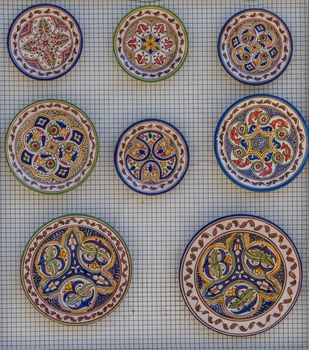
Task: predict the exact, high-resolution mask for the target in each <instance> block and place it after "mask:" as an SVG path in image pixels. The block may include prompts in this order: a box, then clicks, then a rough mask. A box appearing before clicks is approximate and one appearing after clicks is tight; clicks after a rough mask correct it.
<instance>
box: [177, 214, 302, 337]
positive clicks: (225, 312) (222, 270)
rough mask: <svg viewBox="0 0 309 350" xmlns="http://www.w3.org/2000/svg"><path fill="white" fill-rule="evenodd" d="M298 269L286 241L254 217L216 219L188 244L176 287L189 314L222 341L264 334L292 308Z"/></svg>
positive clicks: (298, 284)
mask: <svg viewBox="0 0 309 350" xmlns="http://www.w3.org/2000/svg"><path fill="white" fill-rule="evenodd" d="M301 280H302V269H301V261H300V258H299V256H298V253H297V250H296V248H295V246H294V245H293V243H292V241H291V240H290V239H289V237H288V236H287V235H286V234H285V233H284V232H283V231H282V230H281V229H280V228H279V227H278V226H276V225H274V224H273V223H271V222H269V221H267V220H265V219H262V218H259V217H255V216H248V215H235V216H229V217H224V218H220V219H218V220H216V221H213V222H211V223H210V224H208V225H207V226H205V227H204V228H202V229H201V230H200V231H199V232H198V233H197V234H196V236H195V237H194V238H193V239H192V240H191V242H190V243H189V244H188V246H187V248H186V250H185V253H184V255H183V258H182V262H181V267H180V285H181V291H182V294H183V297H184V300H185V302H186V304H187V306H188V307H189V309H190V311H191V312H192V314H193V315H194V316H195V317H196V318H197V319H198V320H199V321H200V322H202V323H203V324H204V325H206V326H207V327H209V328H211V329H213V330H214V331H217V332H219V333H223V334H226V335H234V336H246V335H253V334H257V333H261V332H264V331H266V330H268V329H270V328H271V327H273V326H275V325H276V324H277V323H278V322H280V321H281V320H282V319H283V318H284V317H285V316H286V315H287V314H288V312H289V311H290V310H291V309H292V307H293V306H294V304H295V302H296V300H297V298H298V295H299V291H300V288H301Z"/></svg>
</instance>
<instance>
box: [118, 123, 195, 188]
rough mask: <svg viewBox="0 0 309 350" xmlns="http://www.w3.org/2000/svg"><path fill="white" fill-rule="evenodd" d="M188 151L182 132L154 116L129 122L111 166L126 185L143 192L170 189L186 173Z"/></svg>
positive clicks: (119, 141)
mask: <svg viewBox="0 0 309 350" xmlns="http://www.w3.org/2000/svg"><path fill="white" fill-rule="evenodd" d="M188 162H189V153H188V148H187V145H186V142H185V140H184V138H183V137H182V135H181V134H180V133H179V132H178V131H177V130H176V129H174V127H172V126H171V125H169V124H167V123H164V122H162V121H160V120H156V119H148V120H145V121H141V122H138V123H136V124H133V125H132V126H131V127H130V128H129V129H128V130H126V131H125V132H124V133H123V134H122V135H121V136H120V138H119V140H118V143H117V146H116V150H115V165H116V169H117V171H118V174H119V176H120V177H121V179H122V180H123V181H124V182H125V184H127V185H128V186H129V187H130V188H132V189H133V190H135V191H137V192H141V193H144V194H160V193H163V192H166V191H169V190H170V189H172V188H173V187H174V186H176V184H177V183H178V182H180V181H181V179H182V178H183V176H184V175H185V173H186V170H187V167H188Z"/></svg>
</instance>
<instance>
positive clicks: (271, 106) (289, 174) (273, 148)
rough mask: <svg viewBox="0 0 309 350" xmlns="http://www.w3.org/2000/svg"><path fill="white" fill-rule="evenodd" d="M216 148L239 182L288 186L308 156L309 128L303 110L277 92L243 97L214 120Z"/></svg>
mask: <svg viewBox="0 0 309 350" xmlns="http://www.w3.org/2000/svg"><path fill="white" fill-rule="evenodd" d="M215 151H216V156H217V159H218V162H219V164H220V166H221V168H222V170H223V171H224V173H225V174H226V175H227V176H228V177H229V178H230V179H231V180H232V181H233V182H235V183H236V184H237V185H239V186H241V187H243V188H246V189H248V190H253V191H270V190H274V189H277V188H279V187H282V186H284V185H287V184H288V183H290V182H291V181H292V180H294V179H295V178H296V176H297V175H298V174H299V173H300V172H301V170H302V169H303V167H304V165H305V163H306V160H307V158H308V130H307V128H306V125H305V121H304V119H303V118H302V116H301V114H300V113H299V112H298V111H297V110H296V108H295V107H293V106H292V105H291V104H289V103H288V102H287V101H284V100H282V99H280V98H278V97H275V96H270V95H251V96H247V97H245V98H243V99H241V100H239V101H237V102H235V103H234V104H233V105H232V106H231V107H229V108H228V109H227V110H226V111H225V113H224V114H223V116H222V117H221V120H220V121H219V123H218V126H217V129H216V134H215Z"/></svg>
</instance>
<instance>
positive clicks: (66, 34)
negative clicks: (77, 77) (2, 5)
mask: <svg viewBox="0 0 309 350" xmlns="http://www.w3.org/2000/svg"><path fill="white" fill-rule="evenodd" d="M8 42H9V53H10V56H11V58H12V60H13V62H14V63H15V64H16V65H17V67H18V68H19V69H20V70H21V71H22V72H23V73H25V74H27V75H29V76H30V77H32V78H36V79H54V78H57V77H59V76H61V75H63V74H65V73H66V72H68V71H69V70H70V69H71V68H72V67H73V65H75V63H76V62H77V60H78V58H79V55H80V53H81V50H82V34H81V31H80V28H79V26H78V24H77V22H76V21H75V19H74V18H73V17H72V16H71V15H70V14H69V13H67V12H66V11H65V10H63V9H60V8H58V7H56V6H47V5H42V6H41V5H38V6H34V7H30V8H29V9H27V10H25V11H24V12H22V13H21V14H20V15H19V16H18V17H17V18H16V19H15V21H14V22H13V24H12V27H11V30H10V32H9V41H8Z"/></svg>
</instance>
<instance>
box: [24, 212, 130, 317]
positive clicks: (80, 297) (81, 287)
mask: <svg viewBox="0 0 309 350" xmlns="http://www.w3.org/2000/svg"><path fill="white" fill-rule="evenodd" d="M21 279H22V284H23V287H24V289H25V293H26V295H27V297H28V298H29V299H30V301H31V302H32V304H33V305H34V306H35V307H36V309H38V310H39V311H40V312H41V313H43V314H44V315H45V316H47V317H49V318H51V319H52V320H55V321H58V322H62V323H66V324H85V323H89V322H93V321H96V320H98V319H99V318H102V317H104V316H106V315H108V314H109V313H110V312H112V311H113V310H114V309H115V308H116V307H117V306H118V305H119V303H120V302H121V301H122V299H123V298H124V296H125V294H126V292H127V290H128V288H129V284H130V279H131V260H130V255H129V251H128V249H127V247H126V245H125V243H124V241H123V240H122V238H121V237H120V236H119V234H118V233H117V232H116V231H115V230H114V229H113V228H112V227H110V226H109V225H107V224H105V223H104V222H102V221H100V220H97V219H95V218H93V217H89V216H83V215H72V216H64V217H60V218H57V219H55V220H53V221H51V222H49V223H47V224H46V225H44V226H43V227H41V228H40V229H39V230H38V231H37V232H36V233H35V234H34V236H33V237H32V238H31V239H30V241H29V243H28V245H27V247H26V248H25V251H24V254H23V257H22V264H21Z"/></svg>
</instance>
